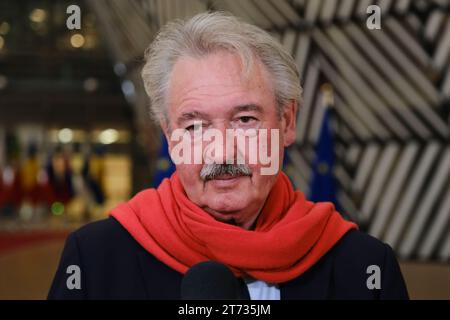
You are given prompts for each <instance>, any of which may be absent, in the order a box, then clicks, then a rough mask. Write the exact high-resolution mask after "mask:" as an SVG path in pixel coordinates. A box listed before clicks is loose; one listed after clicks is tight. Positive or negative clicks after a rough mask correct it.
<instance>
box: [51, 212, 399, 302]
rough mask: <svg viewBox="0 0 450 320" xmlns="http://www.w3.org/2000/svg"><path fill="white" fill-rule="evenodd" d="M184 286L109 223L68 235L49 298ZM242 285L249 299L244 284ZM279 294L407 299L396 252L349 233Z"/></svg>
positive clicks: (143, 295) (148, 292)
mask: <svg viewBox="0 0 450 320" xmlns="http://www.w3.org/2000/svg"><path fill="white" fill-rule="evenodd" d="M70 265H76V266H79V268H80V276H81V277H80V280H81V281H80V285H81V289H77V288H74V289H72V290H69V289H68V287H67V280H68V279H69V277H70V276H72V275H74V273H72V272H73V271H71V270H69V272H67V269H68V267H69V266H70ZM371 265H376V266H378V267H379V268H380V271H381V272H380V275H381V282H380V284H381V289H377V288H372V289H369V288H368V286H367V280H368V278H369V277H370V276H371V275H372V272H373V271H370V272H369V273H368V271H367V268H368V267H369V266H371ZM72 280H73V278H71V279H69V282H71V281H72ZM181 280H182V274H180V273H178V272H177V271H175V270H173V269H171V268H170V267H168V266H167V265H165V264H163V263H162V262H160V261H159V260H157V259H156V258H155V257H154V256H153V255H151V254H150V253H148V252H147V251H146V250H145V249H144V248H143V247H142V246H141V245H139V243H137V242H136V240H134V238H133V237H132V236H131V235H130V234H129V233H128V232H127V231H126V230H125V229H124V228H123V227H122V226H121V225H120V224H119V223H118V222H117V221H116V220H115V219H114V218H112V217H110V218H108V219H106V220H102V221H98V222H94V223H91V224H88V225H86V226H84V227H82V228H81V229H79V230H77V231H75V232H73V233H72V234H70V235H69V237H68V238H67V241H66V244H65V247H64V251H63V253H62V257H61V261H60V264H59V267H58V270H57V272H56V275H55V278H54V280H53V284H52V286H51V288H50V292H49V294H48V298H49V299H179V298H180V283H181ZM369 282H370V283H372V281H370V280H369ZM71 283H73V282H71ZM241 285H242V290H243V292H244V293H245V294H246V296H247V297H248V291H247V289H246V286H245V283H244V282H243V281H241ZM279 288H280V295H281V299H282V300H284V299H370V300H372V299H408V293H407V290H406V286H405V282H404V280H403V277H402V274H401V272H400V268H399V265H398V263H397V261H396V259H395V255H394V253H393V251H392V249H391V248H390V247H389V246H388V245H386V244H384V243H382V242H380V241H379V240H377V239H375V238H373V237H371V236H369V235H366V234H364V233H362V232H360V231H356V230H353V231H350V232H349V233H347V234H346V235H345V236H344V237H343V238H342V239H341V240H340V241H339V242H338V243H337V244H336V245H335V246H334V247H333V248H332V249H331V250H330V251H329V252H328V253H327V254H326V255H325V256H324V257H323V258H322V259H320V260H319V261H318V262H317V263H316V264H315V265H314V266H313V267H311V268H310V269H309V270H308V271H307V272H306V273H304V274H302V275H300V276H299V277H297V278H296V279H293V280H291V281H288V282H286V283H281V284H280V286H279Z"/></svg>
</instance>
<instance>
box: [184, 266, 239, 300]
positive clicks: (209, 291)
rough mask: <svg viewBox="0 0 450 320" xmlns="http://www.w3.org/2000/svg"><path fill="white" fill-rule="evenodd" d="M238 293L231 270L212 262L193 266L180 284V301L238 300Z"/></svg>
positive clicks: (237, 282) (237, 283)
mask: <svg viewBox="0 0 450 320" xmlns="http://www.w3.org/2000/svg"><path fill="white" fill-rule="evenodd" d="M240 291H241V290H240V285H239V281H238V280H237V278H236V277H235V276H234V274H233V273H232V272H231V270H230V269H228V268H227V267H226V266H225V265H223V264H221V263H218V262H214V261H204V262H200V263H197V264H195V265H193V266H192V267H191V268H190V269H189V270H188V271H187V272H186V274H185V275H184V277H183V280H182V282H181V299H182V300H239V299H242V298H241V294H240Z"/></svg>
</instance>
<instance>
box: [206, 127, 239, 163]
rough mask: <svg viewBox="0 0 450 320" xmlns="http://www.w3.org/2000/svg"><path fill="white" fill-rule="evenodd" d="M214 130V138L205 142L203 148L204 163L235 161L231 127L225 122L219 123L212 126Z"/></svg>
mask: <svg viewBox="0 0 450 320" xmlns="http://www.w3.org/2000/svg"><path fill="white" fill-rule="evenodd" d="M214 130H215V132H212V136H214V138H213V139H211V140H210V141H208V142H207V143H206V146H205V148H204V150H203V160H204V161H205V163H217V164H227V163H230V164H231V163H235V157H236V152H235V151H236V150H235V148H236V146H235V145H236V144H235V141H234V140H233V139H234V135H233V134H232V131H231V128H230V127H229V126H227V124H226V123H220V124H216V125H215V126H214ZM227 130H228V131H227ZM227 135H228V136H227Z"/></svg>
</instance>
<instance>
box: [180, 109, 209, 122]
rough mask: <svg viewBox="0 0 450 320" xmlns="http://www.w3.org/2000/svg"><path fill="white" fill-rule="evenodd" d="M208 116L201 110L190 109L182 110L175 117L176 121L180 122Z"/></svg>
mask: <svg viewBox="0 0 450 320" xmlns="http://www.w3.org/2000/svg"><path fill="white" fill-rule="evenodd" d="M207 118H208V116H207V115H206V114H204V113H203V112H199V111H190V112H183V113H182V114H181V115H180V116H179V117H178V119H177V123H178V124H181V123H183V122H185V121H189V120H195V119H207Z"/></svg>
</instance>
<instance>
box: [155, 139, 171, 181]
mask: <svg viewBox="0 0 450 320" xmlns="http://www.w3.org/2000/svg"><path fill="white" fill-rule="evenodd" d="M174 171H175V165H174V163H173V162H172V160H171V159H170V155H169V147H168V144H167V139H166V137H165V136H164V134H161V146H160V148H159V152H158V158H157V159H156V171H155V175H154V176H153V181H152V187H155V188H156V187H158V186H159V184H160V183H161V182H162V181H163V180H164V178H169V177H170V176H171V175H172V173H173V172H174Z"/></svg>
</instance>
